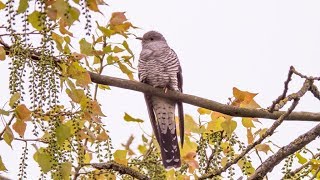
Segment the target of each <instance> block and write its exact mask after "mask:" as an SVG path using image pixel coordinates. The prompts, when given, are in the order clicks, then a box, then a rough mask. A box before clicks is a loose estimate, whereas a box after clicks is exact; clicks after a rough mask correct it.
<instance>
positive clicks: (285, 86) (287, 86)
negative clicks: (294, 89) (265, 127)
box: [269, 66, 293, 112]
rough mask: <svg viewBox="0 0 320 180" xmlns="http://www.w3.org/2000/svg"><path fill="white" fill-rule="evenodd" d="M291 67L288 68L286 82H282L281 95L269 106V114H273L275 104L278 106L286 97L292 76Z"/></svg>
mask: <svg viewBox="0 0 320 180" xmlns="http://www.w3.org/2000/svg"><path fill="white" fill-rule="evenodd" d="M292 69H293V66H290V70H289V73H288V78H287V80H286V81H285V82H284V89H283V92H282V94H281V95H280V96H279V97H278V98H277V99H276V100H274V101H273V102H272V105H271V106H270V108H269V111H270V112H273V111H274V108H275V106H276V104H278V103H279V102H280V101H281V100H282V99H284V98H285V97H286V96H287V92H288V89H289V82H290V81H291V78H292V74H293V71H292Z"/></svg>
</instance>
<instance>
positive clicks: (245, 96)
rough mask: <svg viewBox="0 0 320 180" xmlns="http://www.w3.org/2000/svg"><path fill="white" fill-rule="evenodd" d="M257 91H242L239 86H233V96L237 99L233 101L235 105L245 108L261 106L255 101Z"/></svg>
mask: <svg viewBox="0 0 320 180" xmlns="http://www.w3.org/2000/svg"><path fill="white" fill-rule="evenodd" d="M256 95H257V93H250V92H248V91H241V90H239V89H238V88H236V87H234V88H233V96H234V97H235V100H234V101H233V102H232V105H233V106H237V107H245V108H252V109H256V108H260V106H259V105H258V104H257V103H256V102H255V101H254V99H253V98H254V97H255V96H256Z"/></svg>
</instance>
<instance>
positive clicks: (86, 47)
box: [79, 38, 92, 56]
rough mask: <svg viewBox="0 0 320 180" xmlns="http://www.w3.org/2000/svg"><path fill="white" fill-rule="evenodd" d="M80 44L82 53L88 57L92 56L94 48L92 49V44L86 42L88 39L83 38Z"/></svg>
mask: <svg viewBox="0 0 320 180" xmlns="http://www.w3.org/2000/svg"><path fill="white" fill-rule="evenodd" d="M79 44H80V52H81V53H82V54H85V55H87V56H91V55H92V47H91V44H90V43H88V42H87V41H86V39H84V38H82V39H81V40H80V41H79Z"/></svg>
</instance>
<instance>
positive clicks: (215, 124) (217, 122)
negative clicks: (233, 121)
mask: <svg viewBox="0 0 320 180" xmlns="http://www.w3.org/2000/svg"><path fill="white" fill-rule="evenodd" d="M224 121H225V118H224V117H219V118H217V119H213V120H211V121H210V122H209V123H208V126H207V130H206V132H208V133H209V132H210V131H213V132H218V131H222V130H223V128H222V127H221V124H222V123H223V122H224Z"/></svg>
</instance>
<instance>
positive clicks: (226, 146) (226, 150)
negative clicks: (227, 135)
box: [220, 142, 232, 154]
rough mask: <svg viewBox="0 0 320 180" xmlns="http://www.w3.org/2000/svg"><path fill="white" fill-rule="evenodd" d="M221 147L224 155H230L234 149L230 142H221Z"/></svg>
mask: <svg viewBox="0 0 320 180" xmlns="http://www.w3.org/2000/svg"><path fill="white" fill-rule="evenodd" d="M220 147H221V148H222V151H223V153H224V154H228V153H229V152H230V150H231V148H232V147H231V146H230V144H229V143H228V142H221V144H220Z"/></svg>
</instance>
